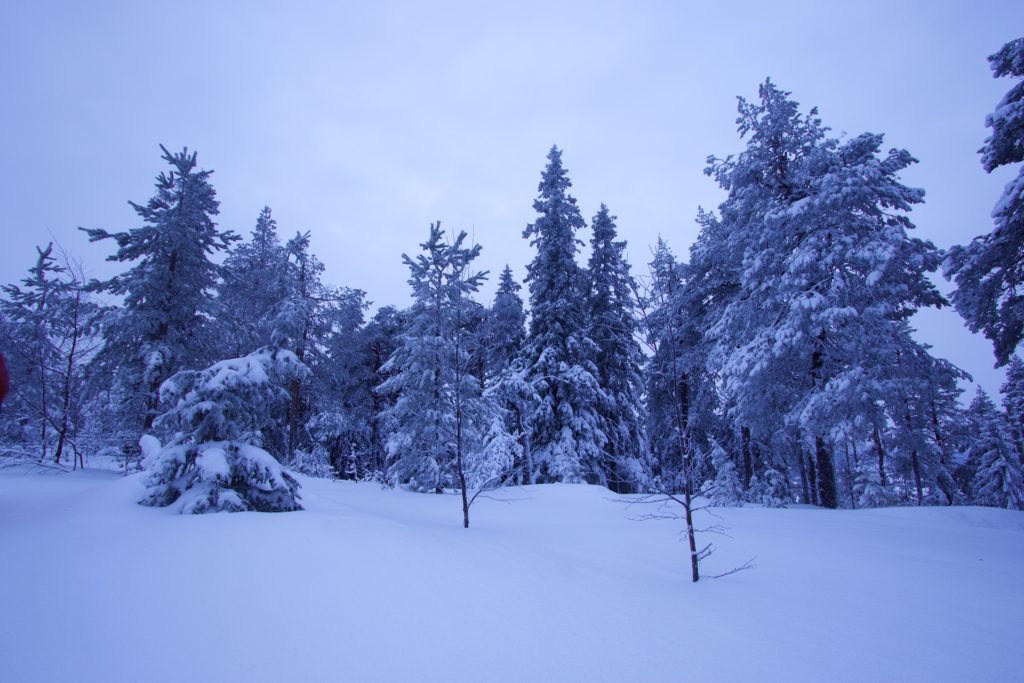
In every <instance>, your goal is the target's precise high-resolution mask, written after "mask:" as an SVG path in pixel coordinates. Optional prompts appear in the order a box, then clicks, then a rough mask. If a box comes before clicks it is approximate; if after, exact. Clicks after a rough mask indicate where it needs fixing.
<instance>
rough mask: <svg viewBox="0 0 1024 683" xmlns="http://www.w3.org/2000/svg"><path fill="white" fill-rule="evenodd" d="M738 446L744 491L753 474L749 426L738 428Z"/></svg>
mask: <svg viewBox="0 0 1024 683" xmlns="http://www.w3.org/2000/svg"><path fill="white" fill-rule="evenodd" d="M740 446H741V452H742V454H743V482H742V486H743V490H744V491H746V490H747V489H748V488H749V487H750V478H751V476H753V474H754V472H753V469H754V466H753V462H752V460H751V457H750V428H749V427H742V428H741V429H740Z"/></svg>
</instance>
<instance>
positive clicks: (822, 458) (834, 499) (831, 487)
mask: <svg viewBox="0 0 1024 683" xmlns="http://www.w3.org/2000/svg"><path fill="white" fill-rule="evenodd" d="M814 452H815V456H816V460H817V463H816V464H817V468H818V497H819V498H820V499H821V506H822V507H826V508H831V509H835V508H837V507H839V496H838V494H837V491H836V471H835V466H834V465H833V463H832V453H831V452H830V451H829V449H828V446H827V445H826V444H825V440H824V439H822V438H821V437H820V436H816V437H814Z"/></svg>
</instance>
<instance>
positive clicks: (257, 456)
mask: <svg viewBox="0 0 1024 683" xmlns="http://www.w3.org/2000/svg"><path fill="white" fill-rule="evenodd" d="M140 445H141V446H142V449H143V453H145V460H144V462H143V465H144V467H145V468H146V470H147V471H148V472H149V473H150V474H149V480H148V481H147V492H146V496H145V497H144V498H143V499H142V500H141V501H139V502H140V503H142V504H143V505H155V506H159V507H165V506H168V505H177V506H178V508H179V512H181V513H182V514H199V513H204V512H245V511H247V510H256V511H258V512H287V511H291V510H301V509H302V506H301V505H299V499H298V492H299V483H298V482H297V481H296V480H295V478H294V477H292V476H291V475H290V474H289V473H288V472H287V471H286V470H285V469H284V468H283V467H281V464H280V463H279V462H278V461H277V460H276V459H275V458H274V456H272V455H270V453H267V452H266V451H265V450H263V449H262V448H259V447H258V446H252V445H250V444H246V443H241V442H238V441H211V442H207V443H202V444H197V445H184V444H169V445H167V446H166V447H164V446H161V445H160V442H159V440H157V439H156V437H153V436H143V437H142V440H141V441H140Z"/></svg>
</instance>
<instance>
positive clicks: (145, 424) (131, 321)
mask: <svg viewBox="0 0 1024 683" xmlns="http://www.w3.org/2000/svg"><path fill="white" fill-rule="evenodd" d="M160 149H161V150H162V151H163V157H162V158H163V160H164V161H166V162H167V163H168V164H169V165H170V166H171V169H172V170H170V171H169V172H162V173H160V175H159V176H157V181H156V194H155V195H154V196H153V197H152V198H151V199H150V200H149V201H148V202H147V203H146V204H145V205H140V204H135V203H134V202H129V203H130V204H131V206H132V208H134V209H135V212H136V213H137V214H138V215H139V217H140V218H141V219H142V221H143V226H142V227H139V228H134V229H132V230H129V231H127V232H119V233H109V232H107V231H106V230H102V229H84V228H82V229H83V230H84V231H85V232H86V233H87V234H88V235H89V240H90V241H91V242H96V241H101V240H108V239H110V240H114V242H116V244H117V247H118V249H117V251H116V252H115V253H114V254H113V255H111V256H109V257H107V260H108V261H118V262H127V263H134V264H135V265H133V266H132V267H131V268H130V269H129V270H128V271H126V272H124V273H122V274H120V275H117V276H115V277H114V278H112V279H110V280H107V281H105V282H93V283H91V284H90V287H91V288H92V289H94V290H96V291H104V292H108V293H110V294H113V295H116V296H123V297H124V304H123V308H122V309H121V311H120V312H119V313H118V314H117V315H116V316H113V317H112V319H111V320H110V321H109V322H108V323H107V324H106V325H105V326H104V329H103V339H104V347H103V350H102V351H101V352H100V353H99V355H98V356H97V359H96V362H97V366H96V367H95V368H94V374H95V375H97V379H98V380H99V381H100V383H102V384H106V385H107V386H111V385H114V386H113V391H115V392H116V393H117V394H118V395H120V396H121V403H122V405H121V410H120V412H121V415H122V417H123V419H124V420H125V421H126V428H127V429H128V430H129V431H132V430H135V431H136V433H138V432H141V431H149V430H150V428H151V427H152V426H153V420H154V419H155V418H156V416H157V406H158V402H159V396H158V389H159V387H160V384H161V383H162V382H163V381H164V380H165V379H167V378H168V377H170V376H171V375H173V374H175V373H176V372H177V371H178V370H180V369H182V368H185V367H189V366H195V365H197V364H199V363H202V362H203V361H207V360H209V357H210V356H211V355H213V349H212V347H213V339H212V335H211V334H209V327H210V325H209V323H208V320H209V319H210V318H211V317H212V315H213V313H214V312H215V307H214V300H213V297H212V290H213V288H214V286H215V285H216V282H217V274H218V268H217V266H216V264H214V263H213V261H212V260H211V259H210V257H211V255H213V254H214V253H216V252H218V251H222V250H224V249H227V248H228V246H229V245H230V244H231V242H233V241H234V240H236V239H237V237H236V236H235V235H234V234H233V233H231V232H221V231H219V230H218V229H217V224H216V223H214V221H213V218H214V216H216V215H217V214H218V212H219V204H218V202H217V198H216V193H215V192H214V189H213V186H212V185H210V175H211V173H212V171H206V170H198V169H197V168H196V154H195V152H193V153H191V154H190V153H189V152H188V149H187V148H185V149H183V150H182V151H181V152H178V153H176V154H172V153H170V152H168V151H167V149H166V148H165V147H163V146H161V147H160Z"/></svg>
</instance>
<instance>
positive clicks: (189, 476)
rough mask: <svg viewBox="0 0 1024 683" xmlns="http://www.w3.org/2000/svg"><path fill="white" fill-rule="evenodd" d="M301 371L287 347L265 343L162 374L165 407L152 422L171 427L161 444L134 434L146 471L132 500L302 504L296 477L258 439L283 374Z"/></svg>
mask: <svg viewBox="0 0 1024 683" xmlns="http://www.w3.org/2000/svg"><path fill="white" fill-rule="evenodd" d="M308 373H309V370H308V368H306V366H305V365H303V364H302V362H301V361H299V360H298V358H297V357H296V356H295V354H293V353H292V352H290V351H286V350H284V349H279V348H274V347H266V348H263V349H260V350H258V351H255V352H253V353H251V354H249V355H248V356H244V357H242V358H232V359H229V360H223V361H220V362H218V363H214V364H213V365H211V366H210V367H209V368H206V369H205V370H200V371H188V372H179V373H178V374H176V375H175V376H174V377H172V378H170V379H169V380H167V381H166V382H164V384H163V385H162V386H161V388H160V394H161V399H162V400H163V401H164V402H166V403H167V404H169V405H171V406H172V407H171V408H170V409H169V410H168V411H167V412H166V413H164V414H163V415H161V416H160V418H159V419H158V422H157V424H158V425H159V426H161V427H165V428H166V427H170V428H172V429H174V430H175V432H174V436H173V437H172V439H171V440H170V441H169V443H167V445H161V443H160V441H159V440H158V439H157V438H156V437H154V436H149V435H145V436H143V437H142V439H141V440H140V442H139V445H140V446H141V447H142V451H143V454H144V456H145V457H144V462H143V466H144V468H145V469H146V471H147V472H148V473H149V477H148V479H147V481H146V487H147V490H146V495H145V496H144V497H143V498H142V500H140V501H139V502H140V503H142V504H143V505H157V506H168V505H172V504H174V505H178V506H179V511H180V512H182V513H202V512H241V511H244V510H257V511H260V512H285V511H289V510H301V509H302V506H301V505H300V504H299V497H298V492H299V483H298V482H297V481H296V480H295V478H294V477H293V476H292V475H291V474H289V473H288V472H287V471H286V470H285V469H284V468H283V467H281V464H280V463H279V462H278V461H277V460H276V459H275V458H274V456H273V455H271V454H270V453H268V452H267V451H266V450H264V449H263V448H261V446H262V443H261V441H262V429H263V427H265V426H266V424H267V422H268V420H269V419H270V416H271V415H273V414H274V412H275V411H276V410H277V409H278V408H279V407H280V406H281V405H283V404H284V402H285V401H287V399H288V392H287V390H286V386H287V384H288V382H289V381H291V380H292V379H295V378H300V377H304V376H305V375H306V374H308Z"/></svg>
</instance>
